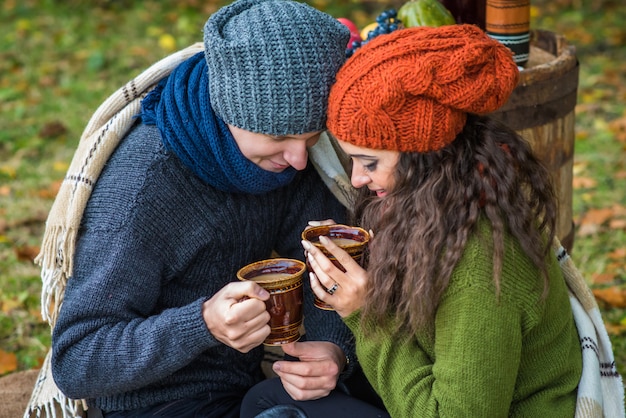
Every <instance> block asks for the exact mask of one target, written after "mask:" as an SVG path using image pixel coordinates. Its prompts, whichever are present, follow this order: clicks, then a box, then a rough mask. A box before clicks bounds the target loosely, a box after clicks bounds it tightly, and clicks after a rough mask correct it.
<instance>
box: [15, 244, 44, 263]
mask: <svg viewBox="0 0 626 418" xmlns="http://www.w3.org/2000/svg"><path fill="white" fill-rule="evenodd" d="M39 251H40V248H39V247H35V246H30V245H23V246H21V247H16V248H15V255H16V256H17V259H18V260H20V261H34V260H35V257H37V254H39Z"/></svg>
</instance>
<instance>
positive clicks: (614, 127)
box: [609, 117, 626, 142]
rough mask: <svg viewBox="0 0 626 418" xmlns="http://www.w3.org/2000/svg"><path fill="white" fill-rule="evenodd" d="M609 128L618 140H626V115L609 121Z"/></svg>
mask: <svg viewBox="0 0 626 418" xmlns="http://www.w3.org/2000/svg"><path fill="white" fill-rule="evenodd" d="M609 129H610V130H611V131H612V132H613V133H614V134H615V138H616V139H617V140H618V141H620V142H626V117H622V118H619V119H615V120H613V121H611V123H609Z"/></svg>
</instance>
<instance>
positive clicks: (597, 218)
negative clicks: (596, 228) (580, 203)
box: [580, 208, 613, 225]
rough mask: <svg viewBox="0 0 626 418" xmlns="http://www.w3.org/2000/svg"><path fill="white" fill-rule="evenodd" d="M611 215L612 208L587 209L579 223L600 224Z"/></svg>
mask: <svg viewBox="0 0 626 418" xmlns="http://www.w3.org/2000/svg"><path fill="white" fill-rule="evenodd" d="M612 216H613V209H611V208H601V209H589V210H588V211H587V212H586V213H585V214H584V216H583V218H582V219H581V221H580V223H581V224H583V225H584V224H594V225H602V224H603V223H605V222H606V221H608V220H609V219H610V218H611V217H612Z"/></svg>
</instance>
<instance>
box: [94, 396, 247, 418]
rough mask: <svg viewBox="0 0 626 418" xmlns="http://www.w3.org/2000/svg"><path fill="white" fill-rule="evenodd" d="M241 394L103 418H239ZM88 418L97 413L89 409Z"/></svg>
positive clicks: (170, 403) (186, 400) (204, 398)
mask: <svg viewBox="0 0 626 418" xmlns="http://www.w3.org/2000/svg"><path fill="white" fill-rule="evenodd" d="M241 398H242V396H241V394H238V393H226V394H218V395H216V394H210V395H208V396H202V397H196V398H185V399H178V400H175V401H171V402H165V403H162V404H158V405H151V406H148V407H145V408H140V409H135V410H132V411H112V412H104V413H103V414H102V417H103V418H157V417H158V418H239V408H240V406H241ZM88 412H89V414H88V415H87V416H88V418H91V417H92V416H94V417H96V416H97V415H95V414H96V413H97V412H96V411H92V408H89V411H88Z"/></svg>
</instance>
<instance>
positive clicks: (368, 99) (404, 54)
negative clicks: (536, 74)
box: [327, 25, 519, 152]
mask: <svg viewBox="0 0 626 418" xmlns="http://www.w3.org/2000/svg"><path fill="white" fill-rule="evenodd" d="M518 78H519V70H518V68H517V65H516V64H515V62H514V61H513V56H512V53H511V51H510V50H509V49H508V48H507V47H505V46H504V45H502V44H501V43H500V42H498V41H496V40H494V39H491V38H490V37H489V36H487V35H486V34H485V33H484V32H483V31H482V30H480V29H479V28H478V27H477V26H474V25H448V26H440V27H413V28H408V29H400V30H397V31H395V32H392V33H390V34H387V35H380V36H378V37H376V38H374V39H372V40H371V41H369V42H368V43H367V44H365V45H364V46H363V47H361V48H360V49H358V50H357V51H356V53H355V54H354V55H353V56H352V57H350V58H349V59H348V60H347V61H346V63H345V64H344V65H343V67H342V68H341V69H340V70H339V72H338V73H337V77H336V82H335V84H334V85H333V86H332V88H331V91H330V97H329V103H328V121H327V126H328V129H329V130H330V132H331V133H332V134H333V135H334V136H335V137H337V138H338V139H340V140H342V141H347V142H350V143H352V144H354V145H357V146H361V147H366V148H375V149H386V150H396V151H402V152H428V151H434V150H438V149H441V148H443V147H445V146H446V145H447V144H449V143H451V142H452V141H453V140H454V138H455V137H456V135H457V134H458V133H459V132H461V130H462V129H463V126H464V124H465V121H466V118H467V113H477V114H484V113H489V112H493V111H494V110H496V109H497V108H499V107H500V106H502V105H503V104H504V103H505V102H506V101H507V99H508V98H509V95H510V94H511V92H512V91H513V89H514V88H515V86H516V85H517V81H518Z"/></svg>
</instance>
